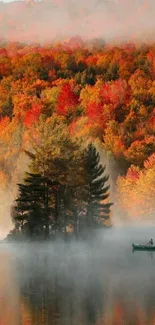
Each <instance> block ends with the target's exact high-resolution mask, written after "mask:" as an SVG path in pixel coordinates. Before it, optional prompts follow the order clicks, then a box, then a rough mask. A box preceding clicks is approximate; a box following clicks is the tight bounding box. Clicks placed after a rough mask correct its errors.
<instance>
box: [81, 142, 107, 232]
mask: <svg viewBox="0 0 155 325" xmlns="http://www.w3.org/2000/svg"><path fill="white" fill-rule="evenodd" d="M105 168H106V166H104V167H103V166H102V165H101V164H100V155H99V153H98V152H97V150H96V148H95V146H94V145H93V144H92V143H91V144H89V146H88V148H87V149H86V150H85V152H84V169H85V185H84V198H85V206H86V223H87V227H88V228H90V227H91V228H92V227H94V226H95V225H97V224H100V221H101V220H103V221H105V220H108V219H109V218H110V207H111V205H112V203H109V202H108V201H107V199H108V197H109V192H108V191H109V188H110V186H109V185H107V186H106V185H105V184H106V182H107V181H108V179H109V176H108V175H104V172H105Z"/></svg>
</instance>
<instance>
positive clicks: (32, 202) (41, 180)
mask: <svg viewBox="0 0 155 325" xmlns="http://www.w3.org/2000/svg"><path fill="white" fill-rule="evenodd" d="M26 174H27V177H26V178H25V180H24V184H18V189H19V196H18V198H17V200H16V204H15V205H14V207H13V209H12V219H13V221H14V223H15V225H16V227H20V230H21V231H23V229H24V228H26V227H27V230H28V232H29V233H30V235H31V236H33V235H34V234H37V233H43V229H44V230H45V234H46V237H47V236H48V235H49V216H50V213H51V208H50V207H49V189H48V188H49V182H48V180H47V179H46V178H45V177H42V176H41V175H40V174H32V173H26Z"/></svg>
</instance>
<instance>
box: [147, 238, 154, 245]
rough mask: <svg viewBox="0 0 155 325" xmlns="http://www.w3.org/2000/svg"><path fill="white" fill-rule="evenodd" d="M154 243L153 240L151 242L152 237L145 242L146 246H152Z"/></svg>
mask: <svg viewBox="0 0 155 325" xmlns="http://www.w3.org/2000/svg"><path fill="white" fill-rule="evenodd" d="M153 245H154V242H153V239H152V238H151V239H150V241H149V242H148V243H147V246H153Z"/></svg>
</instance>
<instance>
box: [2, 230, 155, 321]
mask: <svg viewBox="0 0 155 325" xmlns="http://www.w3.org/2000/svg"><path fill="white" fill-rule="evenodd" d="M150 237H155V228H153V227H152V228H141V229H140V228H132V229H131V228H128V229H127V228H126V229H123V228H122V229H119V230H113V231H111V230H110V231H107V232H106V233H100V234H99V235H98V238H97V239H96V241H95V243H82V242H80V243H72V244H64V243H57V244H56V243H55V244H48V245H41V244H35V245H34V244H33V245H32V244H25V245H24V244H18V245H17V244H16V245H13V244H1V246H0V257H1V259H0V261H1V263H0V325H19V324H24V325H99V324H104V325H117V324H118V325H154V324H155V253H147V252H135V253H133V252H132V248H131V244H132V242H139V243H141V242H142V243H145V242H147V241H148V240H149V239H150Z"/></svg>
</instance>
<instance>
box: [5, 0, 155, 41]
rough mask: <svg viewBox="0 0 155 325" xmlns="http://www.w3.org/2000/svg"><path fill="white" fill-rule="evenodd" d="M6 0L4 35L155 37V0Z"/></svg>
mask: <svg viewBox="0 0 155 325" xmlns="http://www.w3.org/2000/svg"><path fill="white" fill-rule="evenodd" d="M8 1H10V0H3V2H2V1H1V2H0V38H4V39H7V40H12V41H26V42H50V41H51V40H53V39H60V38H67V37H71V36H75V35H80V36H81V37H83V38H84V39H87V38H103V39H104V40H105V41H116V42H117V41H120V40H123V41H124V40H133V41H134V39H140V40H141V39H142V40H143V41H146V40H148V39H149V40H150V39H151V40H152V39H153V38H154V31H155V19H154V13H155V1H154V0H85V1H83V0H78V1H77V0H42V1H37V0H36V2H35V1H33V0H24V1H13V2H10V3H8Z"/></svg>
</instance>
